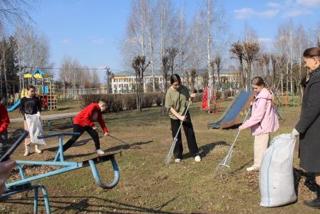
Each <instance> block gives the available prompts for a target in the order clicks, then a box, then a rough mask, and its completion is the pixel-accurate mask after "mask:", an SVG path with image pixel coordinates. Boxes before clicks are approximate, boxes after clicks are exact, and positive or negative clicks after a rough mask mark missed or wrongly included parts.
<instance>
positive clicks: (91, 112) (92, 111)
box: [73, 103, 109, 133]
mask: <svg viewBox="0 0 320 214" xmlns="http://www.w3.org/2000/svg"><path fill="white" fill-rule="evenodd" d="M96 121H97V122H99V124H100V126H101V128H102V130H103V132H104V133H106V132H109V129H108V128H107V127H106V124H105V123H104V120H103V118H102V113H101V110H100V107H99V105H98V103H91V104H90V105H88V106H86V107H85V108H84V109H82V111H80V112H79V113H78V114H77V115H76V116H75V117H74V118H73V123H74V124H77V125H79V126H82V127H84V126H91V127H94V122H96Z"/></svg>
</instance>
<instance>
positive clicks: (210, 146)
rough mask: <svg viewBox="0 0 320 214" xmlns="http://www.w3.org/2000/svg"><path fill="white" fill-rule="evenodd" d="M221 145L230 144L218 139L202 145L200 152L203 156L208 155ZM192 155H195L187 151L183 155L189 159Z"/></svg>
mask: <svg viewBox="0 0 320 214" xmlns="http://www.w3.org/2000/svg"><path fill="white" fill-rule="evenodd" d="M219 145H229V144H227V143H226V142H225V141H216V142H213V143H209V144H206V145H203V146H200V147H199V153H200V155H201V157H205V156H207V155H208V154H209V153H210V152H211V151H212V150H213V149H214V148H215V147H216V146H219ZM191 157H193V156H192V155H191V153H190V152H189V153H186V154H184V155H183V156H182V158H183V159H188V158H191Z"/></svg>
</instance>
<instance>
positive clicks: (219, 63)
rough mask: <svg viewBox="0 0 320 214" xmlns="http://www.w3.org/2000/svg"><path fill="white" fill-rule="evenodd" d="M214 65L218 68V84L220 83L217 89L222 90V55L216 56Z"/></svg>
mask: <svg viewBox="0 0 320 214" xmlns="http://www.w3.org/2000/svg"><path fill="white" fill-rule="evenodd" d="M214 64H215V66H216V68H217V82H218V85H217V88H220V73H221V70H222V63H221V56H220V55H217V56H215V58H214Z"/></svg>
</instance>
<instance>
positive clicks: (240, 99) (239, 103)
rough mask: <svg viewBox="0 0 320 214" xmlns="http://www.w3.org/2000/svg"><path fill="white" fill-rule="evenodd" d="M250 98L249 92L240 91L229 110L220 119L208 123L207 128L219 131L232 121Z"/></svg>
mask: <svg viewBox="0 0 320 214" xmlns="http://www.w3.org/2000/svg"><path fill="white" fill-rule="evenodd" d="M250 96H251V92H250V91H240V93H239V94H238V96H237V97H235V99H234V100H233V102H232V103H231V105H230V106H229V108H228V109H227V110H226V112H225V113H224V114H223V115H222V116H221V118H220V119H218V120H217V121H216V122H213V123H209V124H208V127H209V128H213V129H219V128H220V127H221V126H222V125H223V124H226V123H230V122H232V121H234V120H235V119H236V118H237V116H238V115H239V113H240V112H241V110H242V109H243V107H244V106H245V105H246V103H247V102H248V100H249V98H250Z"/></svg>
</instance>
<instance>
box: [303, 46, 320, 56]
mask: <svg viewBox="0 0 320 214" xmlns="http://www.w3.org/2000/svg"><path fill="white" fill-rule="evenodd" d="M303 57H307V58H312V57H320V48H318V47H313V48H307V49H306V50H304V52H303Z"/></svg>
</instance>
